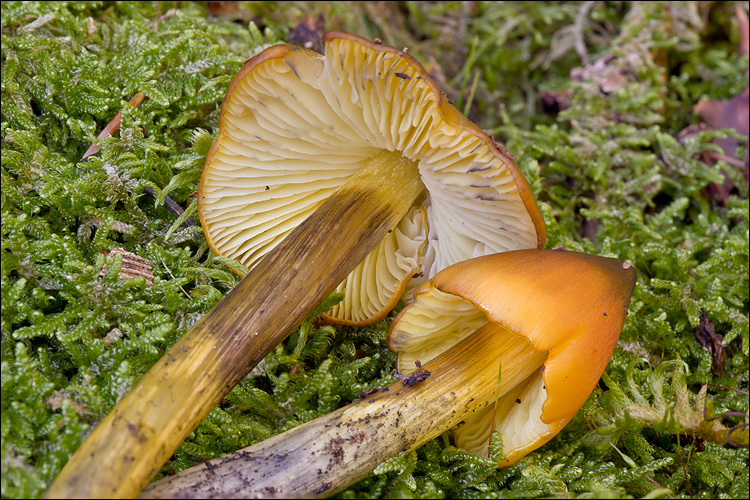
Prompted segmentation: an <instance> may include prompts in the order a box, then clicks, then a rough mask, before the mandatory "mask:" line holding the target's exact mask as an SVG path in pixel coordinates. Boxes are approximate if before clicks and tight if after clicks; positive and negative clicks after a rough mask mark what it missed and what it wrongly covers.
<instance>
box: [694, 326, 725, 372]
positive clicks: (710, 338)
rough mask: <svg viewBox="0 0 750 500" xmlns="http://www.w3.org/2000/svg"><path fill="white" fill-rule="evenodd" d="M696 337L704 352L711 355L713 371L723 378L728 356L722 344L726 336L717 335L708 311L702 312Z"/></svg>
mask: <svg viewBox="0 0 750 500" xmlns="http://www.w3.org/2000/svg"><path fill="white" fill-rule="evenodd" d="M695 337H696V338H697V339H698V342H700V344H701V347H703V350H704V351H709V352H710V353H711V359H712V361H713V363H712V364H713V370H714V373H715V374H716V376H717V377H721V376H723V375H724V362H725V354H726V348H725V347H724V344H723V343H722V342H723V340H724V336H723V335H722V334H720V333H716V330H715V328H714V324H713V323H712V322H711V320H710V319H708V315H707V314H706V311H701V317H700V322H699V324H698V328H697V329H696V330H695Z"/></svg>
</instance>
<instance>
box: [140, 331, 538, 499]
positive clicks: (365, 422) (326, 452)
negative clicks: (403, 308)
mask: <svg viewBox="0 0 750 500" xmlns="http://www.w3.org/2000/svg"><path fill="white" fill-rule="evenodd" d="M547 354H548V353H546V352H539V351H535V350H533V349H532V348H531V346H530V344H529V342H528V341H527V340H526V339H525V338H524V337H521V336H519V335H516V334H514V333H512V332H510V331H509V330H507V329H505V328H503V327H501V326H498V325H497V324H494V323H487V324H486V325H485V326H483V327H481V328H480V329H478V330H477V331H476V332H474V333H473V334H471V335H469V336H468V337H467V338H465V339H464V340H462V341H461V342H459V343H458V344H456V345H455V346H453V347H452V348H450V349H448V350H447V351H445V352H444V353H442V354H440V355H439V356H438V357H436V358H435V359H434V360H432V361H430V362H429V363H427V364H425V366H424V367H423V369H425V370H427V371H430V372H431V375H430V376H429V377H428V378H427V379H426V380H424V381H422V382H419V383H417V384H416V385H414V386H406V385H404V384H403V383H402V382H401V381H399V382H396V383H393V384H391V385H390V386H388V387H387V388H384V389H381V390H380V391H378V392H377V393H375V394H373V395H372V396H369V397H368V398H366V399H362V400H360V401H357V402H354V403H352V404H350V405H348V406H345V407H343V408H341V409H339V410H336V411H334V412H332V413H329V414H327V415H324V416H322V417H319V418H317V419H315V420H312V421H310V422H308V423H306V424H303V425H301V426H299V427H295V428H294V429H291V430H289V431H287V432H284V433H283V434H279V435H277V436H275V437H272V438H270V439H267V440H265V441H262V442H260V443H258V444H255V445H253V446H250V447H247V448H244V449H242V450H239V451H237V452H234V453H231V454H229V455H226V456H224V457H221V458H219V459H216V460H212V461H210V462H207V463H205V464H200V465H198V466H195V467H192V468H190V469H187V470H184V471H182V472H179V473H178V474H176V475H174V476H170V477H167V478H165V479H162V480H159V481H157V482H155V483H153V484H152V485H150V486H149V487H148V488H147V489H146V491H144V493H143V495H142V496H141V498H172V497H181V498H190V497H194V498H208V497H216V498H222V497H223V498H231V497H240V496H242V497H245V498H311V497H316V498H318V497H320V498H322V497H326V496H330V495H333V494H335V493H337V492H339V491H341V490H343V489H345V488H346V487H348V486H350V485H351V484H353V483H355V482H356V481H358V480H360V479H362V478H364V477H365V476H367V475H368V474H370V473H371V472H372V471H373V470H374V469H375V467H376V466H377V465H378V464H379V463H381V462H383V461H384V460H387V459H389V458H391V457H394V456H396V455H398V454H399V453H409V452H411V451H413V450H415V449H416V448H418V447H420V446H422V445H423V444H425V443H426V442H428V441H429V440H431V439H433V438H435V437H436V436H439V435H440V434H442V433H443V432H445V431H446V430H448V429H450V428H451V427H453V426H454V425H457V424H458V423H459V422H461V421H462V420H463V419H464V418H465V417H466V416H468V415H471V414H473V413H474V412H476V411H479V410H481V409H482V408H485V407H487V406H490V405H494V404H495V402H496V401H497V399H498V398H499V397H501V396H502V395H504V394H505V393H507V392H508V391H510V390H512V389H513V387H514V386H516V385H518V384H521V383H522V382H523V381H524V380H526V379H527V378H528V377H529V376H531V375H532V374H534V373H538V371H539V370H540V369H541V366H542V364H543V363H544V361H545V360H546V359H547ZM501 357H502V362H500V360H501ZM498 365H500V369H501V380H502V382H501V385H500V386H499V387H498V383H497V380H498Z"/></svg>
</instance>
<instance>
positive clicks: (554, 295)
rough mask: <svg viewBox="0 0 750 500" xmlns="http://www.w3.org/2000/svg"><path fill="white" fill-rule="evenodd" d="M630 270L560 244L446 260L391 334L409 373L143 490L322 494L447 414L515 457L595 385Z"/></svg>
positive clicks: (623, 306) (432, 428) (619, 321)
mask: <svg viewBox="0 0 750 500" xmlns="http://www.w3.org/2000/svg"><path fill="white" fill-rule="evenodd" d="M635 279H636V275H635V270H634V269H633V267H632V266H631V265H630V264H628V263H626V262H623V261H621V260H617V259H610V258H605V257H598V256H592V255H586V254H581V253H575V252H567V251H553V250H519V251H511V252H506V253H502V254H494V255H489V256H484V257H478V258H475V259H471V260H469V261H465V262H461V263H458V264H455V265H453V266H451V267H449V268H447V269H445V270H444V271H442V272H440V273H438V274H437V275H436V276H435V277H433V278H432V279H430V280H429V281H428V282H426V283H424V284H423V285H422V286H420V287H419V289H417V290H416V291H415V293H414V302H413V303H412V304H411V305H409V306H407V307H406V308H405V309H404V310H403V311H402V312H401V314H400V315H399V316H398V317H397V318H396V320H395V322H394V323H393V325H392V326H391V330H390V331H389V334H388V342H389V346H390V347H391V348H394V349H396V350H398V351H399V360H398V362H399V366H400V367H401V371H402V373H404V372H408V371H409V370H412V369H413V368H412V367H414V366H415V363H414V362H415V361H417V360H419V361H421V363H425V364H424V366H422V367H420V368H419V370H420V373H421V376H419V377H415V379H413V380H416V381H417V383H415V384H414V385H406V384H404V383H402V382H396V383H394V384H392V385H390V386H389V387H388V388H386V389H381V390H380V391H378V392H377V393H375V394H373V395H372V396H370V397H369V398H367V399H363V400H360V401H357V402H354V403H352V404H350V405H348V406H345V407H343V408H340V409H338V410H336V411H334V412H332V413H329V414H327V415H324V416H322V417H319V418H317V419H315V420H313V421H310V422H308V423H306V424H303V425H301V426H299V427H295V428H294V429H291V430H289V431H287V432H285V433H283V434H279V435H277V436H274V437H272V438H270V439H267V440H265V441H262V442H260V443H257V444H255V445H253V446H250V447H247V448H244V449H243V450H240V451H237V452H235V453H232V454H229V455H226V456H224V457H221V458H219V459H216V460H213V461H210V462H207V463H205V464H201V465H198V466H195V467H193V468H190V469H187V470H184V471H182V472H179V473H178V474H177V475H175V476H170V477H167V478H165V479H162V480H159V481H157V482H155V483H153V484H152V485H150V486H149V487H148V488H147V489H146V491H145V492H144V495H143V496H144V497H146V498H159V497H173V496H180V497H193V496H194V497H257V498H264V497H265V498H272V497H285V498H296V497H312V496H313V495H315V496H329V495H332V494H335V493H337V492H339V491H341V490H343V489H344V488H346V487H347V486H349V485H351V484H353V483H354V482H356V481H358V480H360V479H362V478H363V477H365V476H366V475H367V474H369V473H371V472H372V470H373V469H374V468H375V467H376V466H377V464H378V463H380V462H381V461H383V460H386V459H388V458H390V457H393V456H396V455H397V454H399V453H409V452H411V451H413V450H415V449H416V448H418V447H419V446H421V445H423V444H424V443H426V442H427V441H429V440H430V439H433V438H434V437H436V436H438V435H439V434H441V433H442V432H444V431H446V430H448V429H451V428H453V432H454V443H455V445H456V446H457V447H461V448H464V449H467V450H469V451H472V452H474V453H478V454H482V455H485V456H487V455H488V446H489V440H490V437H491V436H492V434H493V431H498V432H499V434H500V436H501V437H502V443H503V448H504V454H505V457H506V458H505V459H504V460H502V461H501V462H500V463H499V464H498V467H503V466H506V465H509V464H512V463H514V462H516V461H518V460H520V459H521V458H522V457H523V456H525V455H526V454H528V453H529V452H531V451H532V450H534V449H536V448H538V447H539V446H541V445H543V444H544V443H546V442H547V441H549V440H550V439H551V438H552V437H553V436H555V435H556V434H557V433H558V432H559V431H560V430H561V429H562V428H563V427H564V426H565V425H566V424H567V423H568V422H569V421H570V420H571V418H573V416H574V415H575V413H576V412H577V411H578V409H579V408H580V407H581V406H582V405H583V403H584V402H585V401H586V399H587V398H588V396H589V394H590V393H591V391H592V389H593V388H594V387H595V386H596V384H597V382H598V380H599V377H600V376H601V374H602V372H603V371H604V368H605V366H606V364H607V362H608V361H609V358H610V357H611V355H612V352H613V350H614V347H615V344H616V342H617V339H618V337H619V334H620V330H621V329H622V326H623V323H624V321H625V317H626V314H627V306H628V302H629V301H630V295H631V293H632V291H633V287H634V285H635ZM421 363H419V364H417V366H419V365H420V364H421ZM407 368H408V369H407ZM498 370H500V374H501V376H500V384H499V385H498ZM427 372H429V373H430V375H429V376H427ZM279 457H283V460H279Z"/></svg>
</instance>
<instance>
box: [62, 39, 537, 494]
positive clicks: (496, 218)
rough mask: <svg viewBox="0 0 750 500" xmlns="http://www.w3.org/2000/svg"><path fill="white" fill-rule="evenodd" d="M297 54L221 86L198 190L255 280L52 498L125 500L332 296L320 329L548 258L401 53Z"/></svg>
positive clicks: (230, 252)
mask: <svg viewBox="0 0 750 500" xmlns="http://www.w3.org/2000/svg"><path fill="white" fill-rule="evenodd" d="M324 42H325V54H319V53H317V52H313V51H311V50H307V49H303V48H300V47H294V46H289V45H278V46H274V47H270V48H268V49H266V50H265V51H263V52H261V53H260V54H258V55H256V56H255V57H253V58H251V59H249V60H248V61H247V62H246V63H245V65H244V67H243V68H242V70H241V71H240V72H239V73H238V74H237V76H236V77H235V78H234V80H233V81H232V82H231V84H230V86H229V90H228V92H227V95H226V97H225V99H224V102H223V105H222V113H221V120H220V130H219V134H218V137H217V139H216V141H215V143H214V145H213V146H212V148H211V151H210V152H209V155H208V158H207V159H206V166H205V169H204V173H203V176H202V178H201V182H200V189H199V213H200V217H201V222H202V224H203V228H204V232H205V234H206V237H207V239H208V242H209V244H210V245H211V247H212V248H213V249H214V250H215V252H216V253H218V254H220V255H224V256H227V257H230V258H232V259H234V260H236V261H238V262H240V263H241V264H242V265H244V266H246V267H248V268H250V272H249V273H248V274H247V276H246V277H244V278H243V279H242V280H241V281H240V283H239V284H238V285H237V286H236V287H235V288H234V289H233V290H232V291H231V292H230V293H229V294H228V295H227V296H226V297H225V298H224V299H222V301H220V303H219V304H218V305H217V306H216V307H214V308H213V309H212V310H211V311H210V312H209V313H208V314H206V315H205V316H204V317H203V318H202V319H201V320H200V321H199V322H198V323H197V324H196V325H195V326H194V327H193V328H192V329H191V330H190V331H189V332H188V333H187V334H186V335H185V336H184V337H183V338H182V339H181V340H180V341H179V342H178V343H177V344H176V345H175V346H174V347H173V348H172V349H171V350H170V351H169V352H167V353H166V354H165V355H164V356H163V358H162V359H161V360H160V361H159V362H157V364H156V365H154V367H153V368H152V369H151V370H150V371H149V372H148V373H147V374H146V375H145V376H144V377H143V378H142V379H141V380H140V381H139V382H138V383H137V385H136V386H135V387H134V388H133V389H132V390H131V391H130V393H128V394H127V395H126V396H125V397H124V398H123V399H122V400H121V401H120V402H119V403H118V405H117V406H116V408H115V409H114V410H113V411H112V413H110V414H109V415H108V416H107V417H106V418H105V419H104V420H102V421H101V422H100V423H99V425H98V426H97V427H96V428H95V429H94V431H93V432H92V433H91V435H90V436H89V437H88V439H87V440H86V441H85V442H84V444H83V445H82V446H81V448H80V449H79V450H78V451H77V452H76V453H75V454H74V456H73V457H72V458H71V460H70V461H69V462H68V463H67V464H66V466H65V467H64V468H63V470H62V472H61V473H60V475H59V476H58V478H57V479H56V480H55V482H54V483H53V484H52V486H51V487H50V489H49V490H48V492H47V495H48V496H50V497H70V496H76V497H87V496H88V497H97V498H98V497H112V496H132V495H135V494H137V493H138V492H139V491H141V490H142V489H143V488H144V487H145V486H146V484H147V483H148V481H149V480H150V479H151V478H152V477H153V476H154V475H155V474H156V472H157V471H158V470H159V468H160V467H161V466H162V465H163V464H164V463H165V462H166V460H167V459H168V458H169V457H170V456H171V455H172V453H173V452H174V450H175V449H176V448H177V447H178V446H179V445H180V443H182V441H183V440H184V439H185V438H186V437H187V436H188V435H189V434H190V432H192V430H193V429H194V428H195V427H196V426H197V425H198V423H199V422H200V420H201V419H202V418H203V417H204V416H205V415H207V414H208V413H209V411H210V410H211V409H212V408H213V407H214V406H216V404H218V403H219V402H220V401H221V399H222V398H223V397H224V396H225V395H226V394H227V393H228V392H229V390H230V389H231V388H232V387H233V386H234V385H235V384H236V383H237V382H239V381H240V380H241V379H242V378H243V377H244V376H245V375H246V374H247V373H248V372H249V371H250V370H251V369H252V368H253V367H254V366H255V365H256V364H257V363H258V362H259V361H260V360H261V359H262V358H263V357H264V356H265V355H266V354H267V353H268V352H269V351H270V350H271V349H273V348H274V347H275V346H276V345H277V344H278V343H279V342H280V341H282V340H283V339H284V338H285V337H286V336H287V335H288V334H289V332H291V331H292V330H293V329H294V328H295V327H296V326H297V325H298V324H299V323H300V322H301V321H302V320H303V319H304V318H305V317H306V316H308V315H309V314H310V313H311V312H312V311H313V310H314V308H315V307H316V306H317V305H318V304H319V303H320V302H321V301H322V300H323V299H324V298H325V297H327V296H328V295H329V294H330V293H331V292H332V291H334V290H335V289H337V287H338V288H339V289H340V290H343V291H344V292H345V298H344V300H343V302H342V303H341V305H339V306H338V307H337V308H335V309H334V310H332V311H330V312H329V313H328V314H329V317H330V318H332V319H335V320H337V321H340V322H344V323H349V324H363V323H366V322H371V321H375V320H377V319H379V318H380V317H382V316H383V315H385V314H386V313H387V312H388V311H389V310H390V308H392V307H393V306H394V305H395V303H396V302H397V301H398V299H399V297H401V296H402V294H403V293H404V292H405V291H407V292H408V290H410V289H411V288H413V287H415V286H416V285H417V284H418V281H417V280H419V279H420V278H421V279H426V278H427V277H429V276H431V275H433V274H434V273H435V272H437V271H439V270H440V269H442V268H444V267H446V266H448V265H450V264H452V263H454V262H457V261H459V260H463V259H466V258H470V257H475V256H478V255H484V254H488V253H494V252H501V251H505V250H511V249H518V248H535V247H541V246H543V244H544V239H545V227H544V222H543V219H542V217H541V214H540V212H539V209H538V207H537V206H536V202H535V201H534V199H533V196H532V194H531V191H530V189H529V186H528V184H527V183H526V181H525V180H524V178H523V176H522V174H521V173H520V171H519V170H518V168H517V166H516V165H515V163H514V162H513V160H512V159H511V158H510V157H509V156H508V155H507V154H506V153H505V151H504V150H503V149H502V148H501V147H500V146H498V145H497V144H496V143H495V142H494V140H493V139H492V138H491V137H489V136H488V135H486V134H485V133H484V132H482V131H481V130H480V129H479V128H478V127H477V126H476V125H474V124H472V123H471V122H469V121H468V120H467V119H466V118H465V117H464V116H463V115H461V113H460V112H458V111H457V110H456V109H455V108H454V107H453V106H452V105H451V104H450V103H448V102H447V100H446V99H445V97H444V96H443V94H442V93H441V92H440V90H439V89H438V87H437V86H436V84H435V82H434V81H433V80H432V79H431V78H430V77H429V76H428V74H427V73H426V71H425V70H424V69H423V68H422V67H421V66H420V65H419V63H418V62H417V61H416V60H415V59H414V58H412V57H411V56H409V55H407V54H405V53H404V52H405V51H400V50H397V49H395V48H393V47H388V46H385V45H382V44H376V43H372V42H369V41H367V40H364V39H362V38H359V37H356V36H353V35H348V34H344V33H335V32H334V33H328V34H326V36H325V37H324Z"/></svg>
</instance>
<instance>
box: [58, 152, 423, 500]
mask: <svg viewBox="0 0 750 500" xmlns="http://www.w3.org/2000/svg"><path fill="white" fill-rule="evenodd" d="M423 189H424V186H423V185H422V182H421V181H420V178H419V172H418V168H417V164H416V162H415V161H412V160H409V159H407V158H404V157H403V156H402V155H401V154H400V153H399V152H389V151H385V152H383V153H380V154H378V155H377V156H375V157H374V158H373V159H372V160H370V162H369V163H368V164H367V165H366V166H365V167H363V168H362V169H361V170H360V171H359V172H358V173H357V174H356V175H355V176H354V177H353V178H352V179H350V180H349V181H348V182H347V183H346V184H345V185H343V186H342V187H341V188H339V189H338V190H337V191H336V192H335V193H334V194H333V195H332V196H331V197H330V198H329V199H328V200H327V201H325V202H324V203H323V204H322V205H321V206H320V208H318V209H317V210H316V211H315V212H314V213H313V214H312V215H311V216H310V217H308V218H307V219H306V220H305V221H304V222H303V223H302V224H301V225H300V226H298V227H297V228H296V229H295V230H294V231H293V232H292V233H290V234H289V236H288V237H287V238H285V239H284V241H282V242H281V243H280V244H279V245H278V246H277V247H276V248H275V249H274V250H272V251H271V252H270V253H269V254H268V255H267V256H266V257H265V258H264V259H263V260H262V261H260V262H259V263H258V264H257V265H256V266H255V267H254V268H253V269H252V270H251V271H250V273H248V275H247V276H245V278H243V279H242V280H241V281H240V283H239V284H238V285H237V286H236V287H235V288H234V289H233V290H232V291H231V292H230V293H229V294H228V295H227V296H226V297H224V298H223V299H222V300H221V301H220V302H219V303H218V304H217V305H216V306H215V307H214V308H213V309H211V311H209V312H208V313H207V314H206V315H205V316H204V317H203V318H202V319H201V320H200V321H199V322H198V323H197V324H196V325H195V326H194V327H193V328H192V329H191V330H190V331H189V332H188V333H187V334H185V336H184V337H183V338H182V339H181V340H180V341H179V342H177V343H176V344H175V345H174V347H173V348H172V349H170V350H169V351H168V352H167V353H166V354H165V355H164V356H163V357H162V358H161V359H160V360H159V361H158V362H157V363H156V364H155V365H154V366H153V368H151V370H150V371H149V372H148V373H146V375H144V376H143V378H142V379H141V380H140V381H139V382H138V383H137V384H136V386H135V387H133V389H132V390H131V391H130V392H129V393H128V394H127V395H126V396H125V397H124V398H123V399H122V400H121V401H120V402H119V403H118V404H117V406H116V407H115V408H114V410H113V411H112V412H111V413H110V414H109V415H108V416H107V417H105V418H104V420H102V421H101V422H100V423H99V425H98V426H97V427H96V429H94V431H93V432H92V433H91V435H90V436H89V437H88V439H87V440H86V441H85V442H84V443H83V445H82V446H81V447H80V448H79V449H78V451H76V453H75V454H74V455H73V457H72V458H71V459H70V461H69V462H68V463H67V464H66V465H65V467H64V468H63V470H62V472H61V473H60V475H59V476H58V477H57V479H56V480H55V481H54V483H53V484H52V486H51V487H50V488H49V490H48V491H47V494H46V496H47V497H51V498H56V497H60V498H74V497H76V498H83V497H87V498H112V497H135V496H137V495H138V493H140V492H141V491H142V490H143V488H145V487H146V485H147V484H148V483H149V481H150V480H151V479H152V478H153V477H154V475H156V473H157V472H158V471H159V469H160V468H161V467H162V466H163V465H164V463H166V461H167V460H168V459H169V457H170V456H171V455H172V454H173V453H174V451H175V450H176V449H177V447H178V446H179V445H180V444H181V443H182V442H183V441H184V439H185V438H186V437H187V436H188V435H189V434H190V433H191V432H192V431H193V429H195V427H196V426H197V425H198V423H199V422H200V421H201V420H202V419H203V417H205V416H206V415H207V414H208V413H209V412H210V411H211V410H212V409H213V408H214V407H215V406H216V405H217V404H218V403H219V402H220V401H221V400H222V399H223V398H224V396H225V395H226V394H227V393H228V392H229V391H230V390H231V389H232V387H234V386H235V385H236V384H237V383H238V382H239V381H240V380H241V379H242V378H243V377H245V375H247V373H248V372H249V371H250V369H251V368H252V367H254V366H255V365H256V364H257V363H258V362H259V361H260V360H261V359H263V357H264V356H265V355H266V354H268V352H270V351H271V350H272V349H273V348H274V347H275V346H276V345H278V344H279V343H280V342H281V341H282V340H283V339H284V338H285V337H286V336H287V335H288V334H289V333H290V332H291V331H292V330H293V329H294V328H295V327H296V326H297V325H299V324H300V323H301V322H302V321H303V320H304V319H305V317H307V316H308V315H309V314H310V313H311V312H312V311H313V310H314V309H315V307H316V306H317V305H318V304H319V303H320V302H321V301H323V299H325V298H326V297H327V296H328V295H329V294H330V293H331V292H332V291H333V290H334V289H335V288H336V286H337V285H338V284H339V283H340V282H341V281H342V280H343V279H344V278H345V277H346V276H347V275H348V274H349V273H350V272H351V270H352V269H354V267H356V265H357V264H358V263H359V262H360V261H361V260H362V259H364V258H365V256H367V254H368V253H370V252H371V251H372V250H373V249H374V248H375V247H376V246H377V245H378V243H379V242H380V241H381V240H382V239H383V237H384V236H385V235H386V234H387V232H388V231H389V230H392V229H393V228H394V227H395V226H396V224H398V222H399V220H401V218H402V217H403V216H404V214H405V213H406V212H407V210H408V209H409V208H410V207H411V205H412V203H413V202H414V200H415V199H416V198H417V196H419V194H420V193H421V192H422V190H423Z"/></svg>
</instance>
